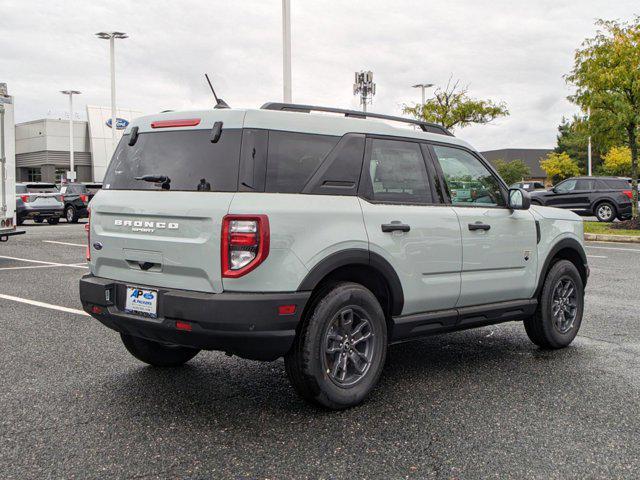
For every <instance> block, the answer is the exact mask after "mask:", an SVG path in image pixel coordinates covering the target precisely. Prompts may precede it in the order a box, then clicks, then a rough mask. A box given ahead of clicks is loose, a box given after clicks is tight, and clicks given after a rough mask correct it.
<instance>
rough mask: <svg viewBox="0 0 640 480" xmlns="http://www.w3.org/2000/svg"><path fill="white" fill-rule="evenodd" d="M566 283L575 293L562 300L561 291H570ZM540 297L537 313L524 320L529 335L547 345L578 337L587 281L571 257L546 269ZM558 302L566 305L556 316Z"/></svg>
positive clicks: (559, 344)
mask: <svg viewBox="0 0 640 480" xmlns="http://www.w3.org/2000/svg"><path fill="white" fill-rule="evenodd" d="M567 285H570V286H571V287H573V293H574V295H573V298H572V299H570V300H567V301H565V302H564V303H562V300H561V298H562V297H563V296H564V295H563V294H562V292H563V291H564V292H565V293H568V290H565V287H566V286H567ZM558 293H560V295H558ZM567 297H570V296H569V295H567ZM539 300H540V302H539V303H538V309H537V310H536V313H535V315H534V316H533V317H531V318H528V319H526V320H525V321H524V328H525V330H526V331H527V335H528V336H529V339H530V340H531V341H532V342H533V343H535V344H536V345H538V346H539V347H541V348H545V349H557V348H564V347H566V346H567V345H569V344H570V343H571V342H572V341H573V339H574V338H576V335H577V334H578V330H580V324H581V323H582V313H583V311H584V285H583V283H582V278H581V277H580V273H579V272H578V269H577V268H576V266H575V265H574V264H573V263H571V262H570V261H568V260H560V261H558V262H556V263H555V264H554V265H553V266H552V267H551V269H550V270H549V272H548V273H547V276H546V278H545V280H544V284H543V287H542V292H541V294H540V299H539ZM572 304H574V307H572V306H571V305H572ZM558 305H560V306H563V305H564V308H561V309H560V312H559V314H558V316H557V317H554V315H553V312H554V310H555V309H556V308H557V307H558Z"/></svg>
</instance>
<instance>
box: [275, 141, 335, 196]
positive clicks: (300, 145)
mask: <svg viewBox="0 0 640 480" xmlns="http://www.w3.org/2000/svg"><path fill="white" fill-rule="evenodd" d="M339 140H340V137H334V136H329V135H314V134H308V133H293V132H279V131H270V132H269V154H268V159H267V177H266V185H265V191H266V192H271V193H298V192H300V191H301V190H302V188H303V187H304V185H305V184H306V183H307V181H308V180H309V178H311V175H313V173H314V172H315V171H316V169H317V168H318V167H319V166H320V164H321V163H322V160H324V158H325V157H326V156H327V154H328V153H329V152H330V151H331V149H333V147H335V146H336V144H337V143H338V141H339Z"/></svg>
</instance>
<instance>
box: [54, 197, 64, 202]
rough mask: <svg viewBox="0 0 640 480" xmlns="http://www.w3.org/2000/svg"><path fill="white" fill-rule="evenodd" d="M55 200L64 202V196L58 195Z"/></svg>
mask: <svg viewBox="0 0 640 480" xmlns="http://www.w3.org/2000/svg"><path fill="white" fill-rule="evenodd" d="M56 198H57V199H58V201H59V202H64V195H58V196H57V197H56Z"/></svg>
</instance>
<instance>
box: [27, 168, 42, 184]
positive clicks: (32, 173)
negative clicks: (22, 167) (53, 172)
mask: <svg viewBox="0 0 640 480" xmlns="http://www.w3.org/2000/svg"><path fill="white" fill-rule="evenodd" d="M27 181H28V182H41V181H42V172H41V171H40V169H39V168H27Z"/></svg>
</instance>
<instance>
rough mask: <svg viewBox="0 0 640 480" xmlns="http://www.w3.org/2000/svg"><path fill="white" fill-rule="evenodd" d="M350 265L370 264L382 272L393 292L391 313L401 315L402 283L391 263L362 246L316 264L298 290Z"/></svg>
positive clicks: (307, 289)
mask: <svg viewBox="0 0 640 480" xmlns="http://www.w3.org/2000/svg"><path fill="white" fill-rule="evenodd" d="M349 265H364V266H369V267H372V268H374V269H375V270H377V271H378V272H380V274H381V275H382V276H383V277H384V278H385V280H386V281H387V284H388V285H389V290H390V293H391V298H392V304H391V315H400V314H401V313H402V308H403V306H404V293H403V290H402V283H400V278H399V277H398V274H397V273H396V271H395V269H394V268H393V267H392V266H391V264H390V263H389V262H388V261H387V260H385V259H384V258H383V257H382V256H381V255H379V254H377V253H375V252H371V251H369V250H365V249H361V248H351V249H347V250H341V251H339V252H336V253H333V254H331V255H329V256H328V257H326V258H325V259H323V260H321V261H320V262H319V263H318V264H316V265H315V266H314V267H313V268H312V269H311V270H310V271H309V273H308V274H307V276H306V277H305V278H304V279H303V280H302V282H301V283H300V286H298V291H310V290H313V289H314V288H315V287H317V286H318V284H320V282H321V281H322V279H324V278H325V277H326V276H327V275H329V274H330V273H331V272H333V271H334V270H336V269H338V268H340V267H346V266H349Z"/></svg>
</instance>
